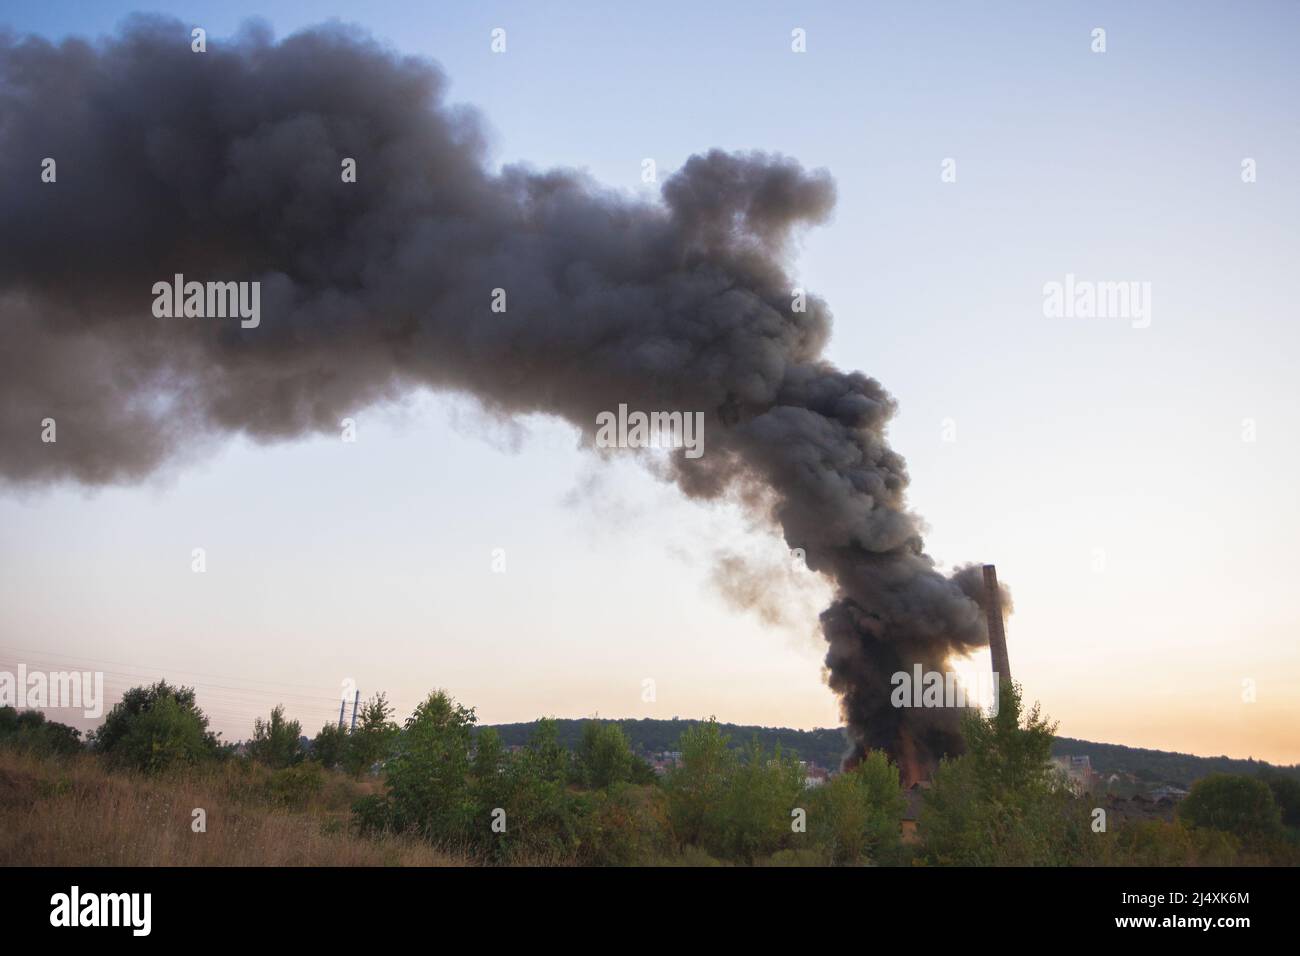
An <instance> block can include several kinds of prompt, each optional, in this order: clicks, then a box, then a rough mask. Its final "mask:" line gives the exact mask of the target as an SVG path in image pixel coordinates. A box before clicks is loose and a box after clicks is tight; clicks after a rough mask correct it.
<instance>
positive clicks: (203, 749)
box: [90, 681, 218, 773]
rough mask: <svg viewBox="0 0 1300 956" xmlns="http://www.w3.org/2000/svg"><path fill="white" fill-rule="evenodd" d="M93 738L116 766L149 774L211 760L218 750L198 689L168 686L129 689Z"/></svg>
mask: <svg viewBox="0 0 1300 956" xmlns="http://www.w3.org/2000/svg"><path fill="white" fill-rule="evenodd" d="M90 739H91V744H92V746H93V747H94V749H95V750H96V751H98V752H99V753H102V754H105V755H106V756H107V757H108V758H109V760H110V761H111V762H112V763H114V764H117V765H119V766H127V767H133V768H135V769H137V770H142V771H145V772H147V773H152V772H157V771H160V770H165V769H167V768H169V767H172V766H176V765H178V764H192V763H197V762H199V761H201V760H205V759H209V758H213V757H215V756H216V755H217V749H218V748H217V738H216V735H215V734H212V733H211V732H209V731H208V718H207V716H206V715H204V713H203V711H201V710H199V708H198V705H197V703H196V702H195V698H194V689H193V688H192V687H173V686H171V685H170V684H168V683H167V682H166V681H159V682H158V683H156V684H154V685H152V686H150V687H133V688H131V689H130V690H128V691H127V692H126V693H125V694H124V695H123V696H122V699H121V701H119V702H118V703H117V704H115V705H114V707H113V709H112V710H110V711H109V712H108V716H107V717H106V718H105V719H104V723H103V725H102V726H101V727H100V728H99V729H98V730H96V731H94V732H93V733H92V734H91V738H90Z"/></svg>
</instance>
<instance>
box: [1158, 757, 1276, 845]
mask: <svg viewBox="0 0 1300 956" xmlns="http://www.w3.org/2000/svg"><path fill="white" fill-rule="evenodd" d="M1178 819H1179V820H1181V821H1182V822H1184V823H1186V824H1187V825H1188V826H1191V827H1203V828H1205V829H1209V830H1222V831H1223V832H1224V833H1230V834H1232V835H1233V836H1235V837H1237V838H1238V839H1240V840H1241V841H1242V842H1243V843H1245V844H1247V845H1258V844H1261V843H1263V842H1265V841H1267V840H1270V839H1272V838H1274V837H1276V836H1278V835H1279V833H1280V832H1281V826H1282V818H1281V813H1280V811H1279V810H1278V806H1277V803H1276V801H1275V800H1274V799H1273V791H1272V790H1270V789H1269V786H1268V784H1267V783H1265V782H1264V781H1263V780H1260V779H1258V778H1256V777H1243V776H1239V775H1237V774H1227V773H1216V774H1211V775H1210V776H1208V777H1204V778H1202V779H1201V780H1198V781H1196V783H1194V784H1193V785H1192V791H1191V793H1189V794H1188V795H1187V797H1186V799H1184V800H1183V802H1182V803H1180V804H1179V805H1178Z"/></svg>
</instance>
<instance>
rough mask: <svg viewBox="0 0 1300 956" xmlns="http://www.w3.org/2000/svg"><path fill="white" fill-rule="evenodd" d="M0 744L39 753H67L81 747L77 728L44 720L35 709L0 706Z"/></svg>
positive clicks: (77, 750)
mask: <svg viewBox="0 0 1300 956" xmlns="http://www.w3.org/2000/svg"><path fill="white" fill-rule="evenodd" d="M0 743H3V744H5V745H6V746H9V747H13V748H15V749H17V750H25V751H28V752H30V753H35V754H41V755H43V756H53V755H68V754H75V753H79V752H80V751H81V749H82V745H81V731H79V730H77V729H76V728H75V727H69V726H68V725H67V724H60V723H58V722H57V721H53V720H46V719H45V715H44V714H43V713H41V712H40V711H39V710H25V711H22V712H21V713H19V712H18V711H17V710H15V709H14V708H13V707H0Z"/></svg>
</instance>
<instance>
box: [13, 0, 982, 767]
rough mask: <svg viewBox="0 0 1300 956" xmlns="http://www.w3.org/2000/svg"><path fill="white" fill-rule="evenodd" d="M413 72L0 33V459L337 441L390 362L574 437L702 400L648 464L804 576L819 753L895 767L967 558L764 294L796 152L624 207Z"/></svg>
mask: <svg viewBox="0 0 1300 956" xmlns="http://www.w3.org/2000/svg"><path fill="white" fill-rule="evenodd" d="M445 88H446V80H445V78H444V76H443V74H442V73H441V72H440V70H439V69H438V68H437V67H436V66H435V65H433V64H431V63H430V62H428V61H426V60H420V59H411V58H403V57H399V56H397V55H395V54H393V53H392V52H390V51H388V50H386V49H385V48H383V47H381V46H379V45H377V44H376V43H374V42H373V41H372V40H370V39H369V38H368V37H366V36H365V35H364V34H361V33H358V32H356V31H353V30H350V29H347V28H343V27H336V26H330V27H323V28H319V29H313V30H309V31H306V32H303V33H299V34H297V35H294V36H291V37H289V38H287V39H285V40H283V41H281V42H275V41H274V40H273V38H272V37H271V36H270V35H269V33H268V32H267V31H266V29H265V28H264V27H260V26H256V25H253V26H246V27H245V28H244V29H243V31H242V32H241V33H240V34H239V35H238V37H236V38H235V39H233V40H231V41H229V42H218V41H211V42H210V44H209V51H208V52H206V53H202V54H196V53H193V52H191V50H190V45H189V32H188V28H187V27H185V26H183V25H182V24H180V23H178V22H176V21H171V20H159V19H144V18H141V19H135V20H133V21H130V22H129V23H128V25H127V26H126V27H125V28H123V30H122V31H121V32H120V33H119V34H117V35H115V36H113V37H111V38H107V39H104V40H101V41H99V42H96V43H93V44H92V43H87V42H82V41H77V40H69V41H66V42H63V43H61V44H58V45H52V44H50V43H48V42H45V41H43V40H40V39H35V38H17V37H14V36H0V182H3V183H4V187H3V191H2V192H0V222H3V224H4V228H3V230H0V317H3V322H4V328H5V332H6V344H5V348H4V349H3V350H0V478H2V479H3V480H4V481H5V482H7V483H9V484H10V485H14V486H33V485H44V484H49V483H52V482H58V481H74V482H77V483H81V484H85V485H100V484H108V483H130V482H135V481H138V480H141V479H142V478H144V477H146V476H148V475H150V474H152V473H154V472H155V471H157V470H158V469H160V468H162V467H163V466H165V465H168V464H170V463H174V462H176V461H178V460H183V459H184V458H186V457H188V456H191V455H194V454H196V453H198V452H200V451H202V450H203V448H204V446H205V445H207V444H209V443H211V442H212V441H214V440H217V439H219V438H220V437H222V436H225V435H231V434H235V433H239V434H243V435H246V436H249V437H251V438H252V439H254V440H259V441H277V440H282V439H291V438H294V437H296V436H301V435H304V434H307V433H311V432H317V431H324V432H332V433H335V434H337V433H338V429H339V422H340V419H341V418H343V417H345V416H348V415H354V414H355V413H356V412H357V411H358V410H359V409H361V408H364V407H365V406H367V405H370V404H372V403H375V402H377V401H381V400H384V399H389V398H393V397H398V396H400V395H402V394H404V393H407V392H409V391H410V390H412V389H416V388H433V389H437V390H443V391H454V392H461V393H468V394H471V395H473V396H475V397H476V398H477V399H478V400H479V401H481V402H482V403H483V404H484V406H485V407H486V408H487V409H488V410H489V411H490V412H491V413H493V414H499V415H502V416H514V415H520V414H525V413H545V414H549V415H554V416H559V417H561V418H563V419H565V420H567V421H569V422H571V423H573V424H575V425H577V426H578V427H580V428H581V429H582V430H583V432H584V434H585V435H586V436H587V437H588V438H589V439H590V438H591V437H592V436H593V434H594V432H595V423H596V416H597V414H598V413H600V412H602V411H607V410H612V409H616V408H617V407H618V405H619V404H620V403H627V405H628V406H629V407H631V408H634V409H645V410H660V409H663V410H681V411H705V412H707V413H708V419H707V425H706V442H705V445H704V447H705V454H704V455H703V457H702V458H699V459H696V460H688V459H687V458H685V457H684V456H683V455H682V454H681V453H680V452H677V453H674V454H673V455H672V456H671V458H670V462H669V464H668V465H667V466H666V467H667V469H668V470H667V474H668V475H669V476H670V478H671V480H673V481H674V482H675V483H676V484H677V485H678V486H679V487H680V488H681V490H682V491H683V492H684V493H685V494H687V495H689V496H692V497H695V498H700V499H717V498H720V497H723V496H728V497H731V498H735V499H738V500H741V501H743V502H746V503H748V504H749V505H750V506H751V507H752V508H755V509H763V511H764V514H765V515H766V516H767V517H769V518H770V519H771V520H772V521H774V522H775V524H776V525H777V526H779V528H780V529H781V531H782V532H783V534H784V537H785V540H786V542H787V543H788V544H789V546H790V547H791V548H802V549H803V551H804V553H805V555H806V561H807V565H808V567H809V568H811V569H812V570H814V571H818V572H821V573H823V574H825V575H827V576H828V577H829V579H830V580H831V581H832V583H833V585H834V588H835V591H836V594H837V598H836V600H835V602H834V603H833V604H832V606H831V607H830V608H828V609H827V610H826V611H825V612H824V613H823V614H822V625H823V630H824V633H825V636H826V639H827V641H828V642H829V644H830V648H829V651H828V654H827V664H828V667H829V670H830V683H831V686H832V687H833V688H834V689H835V691H836V692H837V693H838V694H839V695H840V696H841V698H842V700H843V709H844V717H845V720H846V723H847V725H848V733H849V736H850V741H851V746H852V752H853V753H854V754H857V755H860V754H861V753H862V752H864V751H865V750H866V749H867V748H873V747H881V748H885V749H886V750H888V751H889V752H890V753H891V754H892V755H894V756H895V757H896V758H897V759H899V760H900V761H903V762H905V763H906V764H907V766H908V767H912V766H923V765H925V764H927V763H932V762H933V761H934V760H935V759H936V758H937V756H938V755H939V754H942V753H943V752H945V751H952V750H955V749H957V748H958V747H959V741H958V739H957V737H956V735H955V715H954V714H953V713H952V712H951V711H916V710H912V711H908V710H895V709H893V708H891V707H890V706H889V702H888V701H889V690H890V687H889V676H890V674H892V673H893V672H895V671H898V670H909V669H910V668H911V666H912V665H913V664H914V663H917V662H919V663H921V664H923V665H924V666H925V667H927V668H933V669H942V668H943V666H944V662H945V661H946V659H947V658H948V657H949V655H952V654H961V653H965V652H967V651H969V650H971V649H974V648H976V647H979V646H982V645H985V644H986V643H987V633H986V628H985V624H984V621H983V618H982V615H981V613H980V608H979V606H978V604H977V600H978V595H979V584H978V580H977V579H978V575H975V576H971V575H969V574H966V573H959V574H957V575H956V576H954V577H948V576H945V575H943V574H941V573H939V572H938V571H937V570H936V568H935V566H934V564H933V562H932V561H931V559H930V558H929V557H927V556H926V554H925V553H924V550H923V547H922V541H921V536H920V534H919V533H918V522H917V520H916V519H915V518H914V516H913V515H912V514H911V513H909V511H908V509H907V505H906V502H905V497H904V495H905V491H906V489H907V484H908V478H907V472H906V469H905V467H904V462H903V460H902V459H901V458H900V457H899V455H898V454H896V453H895V452H894V451H892V450H891V449H890V447H889V445H888V444H887V442H886V440H885V429H886V425H887V424H888V422H889V420H890V417H891V415H892V414H893V412H894V401H893V399H892V398H891V397H890V396H889V394H888V393H886V392H885V390H884V389H883V388H882V387H881V386H880V384H879V383H878V382H876V381H875V380H873V379H871V378H869V377H867V376H866V375H863V374H861V373H859V372H845V371H841V370H839V369H837V368H835V367H834V366H832V365H830V364H829V363H827V362H826V361H825V360H823V359H822V358H821V353H822V350H823V347H824V346H825V344H826V342H827V337H828V334H829V331H830V324H831V316H830V312H829V311H828V309H827V307H826V305H825V303H824V302H822V301H821V300H819V299H817V298H816V297H809V298H808V300H807V305H806V310H804V311H798V310H795V309H793V308H792V280H791V278H790V277H789V276H788V275H787V273H786V271H785V266H784V263H785V262H786V260H787V255H788V252H789V250H790V244H791V241H792V238H793V236H794V235H795V233H796V232H797V231H798V230H799V229H800V228H801V227H804V226H807V225H809V224H815V223H818V222H821V221H823V220H825V219H826V218H827V217H828V215H829V214H830V212H831V209H832V206H833V203H834V199H835V187H834V184H833V182H832V181H831V179H830V178H829V176H828V175H827V174H826V173H825V172H808V171H805V170H804V169H802V168H801V167H800V166H799V165H798V164H796V163H795V162H793V161H791V160H788V159H785V158H781V157H778V156H770V155H764V154H761V153H746V154H735V153H724V152H719V151H711V152H708V153H705V154H703V155H697V156H693V157H692V158H691V159H690V160H689V161H688V162H687V163H686V164H685V165H684V166H683V167H682V168H681V170H680V171H678V172H677V173H676V174H674V175H673V176H672V177H671V178H670V179H668V180H667V181H666V182H665V183H664V185H663V188H662V197H661V198H662V201H661V202H658V203H645V202H637V201H634V200H631V199H628V198H624V197H621V196H619V195H616V194H614V193H611V192H609V191H606V190H604V189H602V188H601V187H600V186H599V185H597V184H596V183H594V182H592V181H591V180H590V179H588V178H587V177H585V176H584V175H582V174H580V173H578V172H574V171H570V170H547V171H535V170H531V169H528V168H524V167H518V166H510V167H506V168H504V169H502V170H501V171H500V172H493V171H491V170H490V169H489V168H488V165H487V161H486V157H485V149H484V136H483V134H482V132H481V127H480V123H479V121H478V119H477V118H476V116H475V115H474V114H473V113H472V112H469V111H466V110H464V109H460V108H453V107H451V106H449V105H447V104H446V103H445V102H444V92H445ZM46 157H49V158H53V159H55V160H56V163H57V179H56V181H55V182H53V183H49V182H42V181H41V178H40V171H41V164H42V162H43V160H44V159H45V158H46ZM346 158H352V159H355V160H356V168H357V180H356V182H355V183H346V182H343V181H342V177H341V176H340V167H341V163H342V162H343V160H344V159H346ZM176 273H181V274H183V275H184V276H185V279H186V280H187V281H190V280H196V281H202V282H206V281H223V282H224V281H258V282H260V283H261V316H262V318H261V324H260V325H259V326H258V327H256V328H242V327H241V325H240V323H239V321H238V320H227V319H212V318H156V317H155V316H154V315H153V313H152V311H151V305H152V303H153V293H152V291H151V289H152V286H153V284H154V283H156V282H159V281H166V282H170V281H171V280H172V276H173V275H174V274H176ZM495 289H501V290H504V292H505V295H506V311H504V312H495V311H493V310H492V308H491V304H492V301H493V290H495ZM47 418H52V419H54V420H55V421H56V422H57V441H56V442H53V443H50V442H44V441H42V440H41V430H42V425H41V423H42V421H43V420H45V419H47ZM905 772H906V770H905Z"/></svg>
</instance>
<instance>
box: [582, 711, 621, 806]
mask: <svg viewBox="0 0 1300 956" xmlns="http://www.w3.org/2000/svg"><path fill="white" fill-rule="evenodd" d="M577 767H578V779H579V781H580V782H581V783H583V784H584V785H585V786H588V787H591V788H592V789H595V790H608V789H609V788H610V787H612V786H614V785H615V784H619V783H626V782H628V781H629V780H631V779H632V745H631V743H629V742H628V739H627V735H626V734H624V733H623V728H621V727H619V726H618V724H608V723H602V722H600V721H598V720H589V721H587V722H586V723H585V724H584V725H583V727H582V743H581V745H580V746H579V749H578V757H577Z"/></svg>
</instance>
